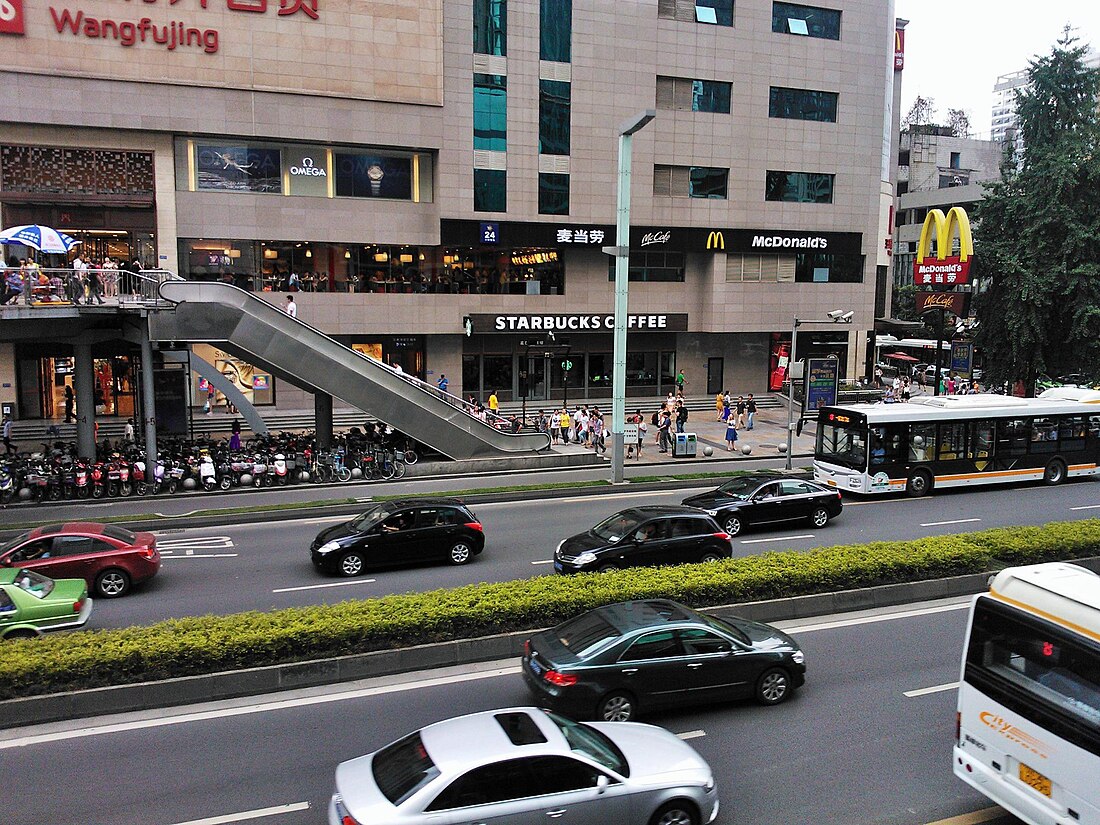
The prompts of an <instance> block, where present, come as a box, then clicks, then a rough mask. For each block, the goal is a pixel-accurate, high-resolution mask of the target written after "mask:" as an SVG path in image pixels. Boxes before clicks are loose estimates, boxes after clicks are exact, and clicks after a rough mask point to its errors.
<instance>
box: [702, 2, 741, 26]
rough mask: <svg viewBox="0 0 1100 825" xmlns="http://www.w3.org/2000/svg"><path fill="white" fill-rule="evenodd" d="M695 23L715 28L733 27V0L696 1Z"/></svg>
mask: <svg viewBox="0 0 1100 825" xmlns="http://www.w3.org/2000/svg"><path fill="white" fill-rule="evenodd" d="M695 21H696V22H697V23H710V24H711V25H714V26H732V25H733V0H695Z"/></svg>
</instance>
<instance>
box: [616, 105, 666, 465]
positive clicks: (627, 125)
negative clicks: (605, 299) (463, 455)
mask: <svg viewBox="0 0 1100 825" xmlns="http://www.w3.org/2000/svg"><path fill="white" fill-rule="evenodd" d="M655 117H657V112H656V110H654V109H646V110H645V111H644V112H639V113H638V114H637V115H635V116H634V117H632V118H631V119H630V120H628V121H626V122H624V123H622V124H620V126H619V201H618V211H617V213H616V218H615V243H616V246H605V247H604V248H603V251H604V252H606V253H607V254H608V255H614V256H615V346H614V356H613V357H614V365H613V368H612V372H611V480H612V482H614V483H615V484H621V483H622V481H623V457H624V454H625V449H624V444H623V427H624V426H625V424H626V306H627V303H626V298H627V288H628V278H627V273H628V271H629V267H630V156H631V144H632V142H633V136H634V133H635V132H637V131H639V130H640V129H642V128H643V127H644V126H645V125H646V124H647V123H649V122H650V121H651V120H653V118H655Z"/></svg>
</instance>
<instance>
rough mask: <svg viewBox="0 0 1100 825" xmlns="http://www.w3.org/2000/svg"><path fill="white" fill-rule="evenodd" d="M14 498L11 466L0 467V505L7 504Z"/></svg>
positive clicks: (13, 480) (13, 478)
mask: <svg viewBox="0 0 1100 825" xmlns="http://www.w3.org/2000/svg"><path fill="white" fill-rule="evenodd" d="M13 498H15V476H14V475H12V472H11V466H10V465H8V464H4V465H0V504H8V503H10V502H11V500H12V499H13Z"/></svg>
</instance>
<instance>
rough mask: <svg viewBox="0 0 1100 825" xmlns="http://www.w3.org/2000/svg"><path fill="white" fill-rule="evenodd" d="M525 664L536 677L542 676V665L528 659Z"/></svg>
mask: <svg viewBox="0 0 1100 825" xmlns="http://www.w3.org/2000/svg"><path fill="white" fill-rule="evenodd" d="M527 664H528V665H529V666H530V668H531V670H532V671H533V672H534V674H535V675H536V676H541V675H542V665H540V664H539V663H538V662H536V661H535V660H534V659H530V660H529V661H528V662H527Z"/></svg>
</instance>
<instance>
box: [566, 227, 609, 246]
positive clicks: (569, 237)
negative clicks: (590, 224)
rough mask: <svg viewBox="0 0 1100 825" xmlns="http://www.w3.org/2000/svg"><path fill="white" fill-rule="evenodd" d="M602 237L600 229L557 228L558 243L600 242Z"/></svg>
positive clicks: (602, 233)
mask: <svg viewBox="0 0 1100 825" xmlns="http://www.w3.org/2000/svg"><path fill="white" fill-rule="evenodd" d="M603 239H604V231H603V230H602V229H559V230H558V235H557V240H558V243H572V244H601V243H603Z"/></svg>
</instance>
